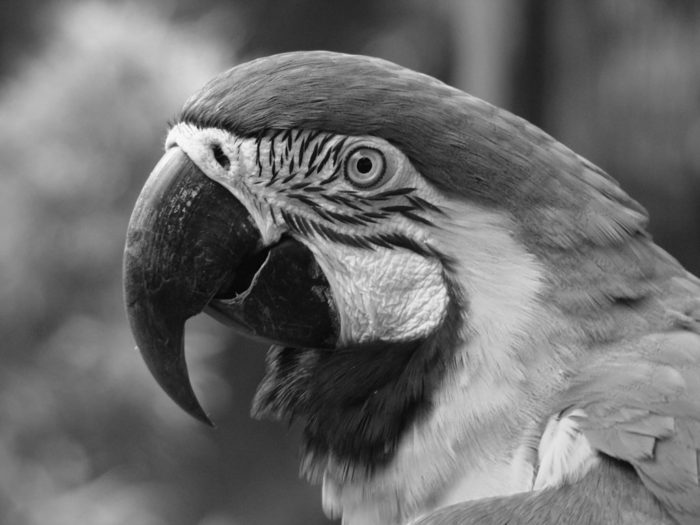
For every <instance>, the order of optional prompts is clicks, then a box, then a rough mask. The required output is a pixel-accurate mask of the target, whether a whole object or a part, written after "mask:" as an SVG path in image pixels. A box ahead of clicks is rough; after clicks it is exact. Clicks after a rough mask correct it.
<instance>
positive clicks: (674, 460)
mask: <svg viewBox="0 0 700 525" xmlns="http://www.w3.org/2000/svg"><path fill="white" fill-rule="evenodd" d="M563 399H564V403H565V405H564V406H567V407H570V408H567V410H575V409H582V410H583V414H584V415H583V416H579V417H578V421H579V424H580V428H581V431H582V432H583V433H584V435H585V436H586V438H587V439H588V440H589V442H590V444H591V447H592V448H593V449H595V450H597V451H599V452H601V453H603V454H605V455H607V456H610V457H613V458H616V459H618V460H622V461H626V462H628V463H629V464H630V465H632V467H633V468H634V470H635V471H636V472H637V474H638V475H639V477H640V479H641V480H642V482H643V484H644V486H645V487H646V488H647V489H648V490H649V491H651V492H652V493H653V494H654V496H655V497H656V498H657V499H658V500H659V501H660V502H661V503H662V505H663V506H664V508H665V509H666V510H667V511H668V512H669V513H670V514H671V515H672V516H673V517H674V518H675V519H676V520H677V521H678V522H679V523H681V524H683V525H690V524H691V523H692V524H697V523H700V476H699V472H700V468H699V466H698V461H699V459H698V458H699V455H700V335H698V334H697V333H693V332H690V331H678V332H672V333H667V334H655V335H653V336H647V337H645V338H643V339H641V340H640V341H638V342H637V344H636V348H635V349H634V352H631V351H630V352H625V353H618V354H616V355H614V356H605V357H604V358H602V359H600V360H598V361H597V362H596V363H594V364H592V365H591V366H589V367H588V368H586V369H585V370H583V371H581V373H580V375H579V377H578V378H577V380H576V381H575V382H574V385H573V386H572V387H571V389H570V390H569V392H568V393H567V394H566V395H565V396H564V398H563Z"/></svg>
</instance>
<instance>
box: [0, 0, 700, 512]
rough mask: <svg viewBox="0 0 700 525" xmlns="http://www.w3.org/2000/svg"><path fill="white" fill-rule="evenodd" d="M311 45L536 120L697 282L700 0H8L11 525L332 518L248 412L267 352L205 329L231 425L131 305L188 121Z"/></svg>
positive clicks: (3, 30)
mask: <svg viewBox="0 0 700 525" xmlns="http://www.w3.org/2000/svg"><path fill="white" fill-rule="evenodd" d="M296 49H330V50H337V51H345V52H351V53H364V54H371V55H377V56H381V57H384V58H388V59H390V60H393V61H396V62H398V63H400V64H403V65H405V66H408V67H411V68H414V69H418V70H421V71H424V72H426V73H429V74H431V75H435V76H437V77H439V78H441V79H443V80H445V81H447V82H449V83H452V84H454V85H457V86H458V87H460V88H463V89H465V90H466V91H469V92H471V93H473V94H475V95H477V96H480V97H482V98H484V99H486V100H488V101H490V102H493V103H495V104H497V105H500V106H503V107H506V108H508V109H510V110H511V111H513V112H515V113H516V114H519V115H521V116H523V117H525V118H527V119H529V120H531V121H532V122H534V123H536V124H537V125H539V126H541V127H543V128H544V129H545V130H546V131H548V132H549V133H551V134H552V135H554V136H555V137H556V138H558V139H559V140H561V141H562V142H564V143H565V144H567V145H568V146H569V147H571V148H572V149H574V150H575V151H577V152H578V153H580V154H582V155H584V156H585V157H587V158H589V159H590V160H591V161H593V162H594V163H596V164H598V165H600V166H601V167H602V168H604V169H605V170H606V171H608V172H609V173H611V174H612V175H613V176H615V177H616V178H617V179H618V180H620V181H621V183H622V185H623V187H625V188H626V189H627V190H628V192H629V193H631V194H632V195H633V196H634V197H635V198H636V199H638V200H639V201H640V202H642V204H644V205H645V206H646V207H647V208H648V209H649V211H650V212H651V216H652V221H651V227H650V228H651V231H652V233H653V234H654V236H655V238H656V239H657V241H658V242H659V243H660V244H661V245H662V246H663V247H665V248H666V249H667V250H669V251H670V252H671V253H672V254H674V255H675V256H676V257H677V258H679V259H680V260H681V261H682V262H683V263H684V264H685V265H686V266H687V267H688V268H689V269H690V270H692V271H693V272H694V273H696V274H697V273H700V242H699V241H700V207H699V206H698V202H699V201H700V2H696V1H694V0H687V1H661V0H607V1H603V0H589V1H585V2H584V1H569V0H562V1H535V0H482V1H478V0H475V1H460V0H440V1H430V2H429V1H423V2H419V1H403V2H398V1H390V0H342V1H337V0H336V1H332V2H331V1H324V0H313V1H312V0H296V1H282V0H261V1H247V2H246V1H242V0H239V1H231V2H224V1H215V0H206V1H199V2H186V1H184V0H160V1H152V2H142V3H139V2H136V1H133V2H127V1H107V0H104V1H101V2H100V1H57V0H54V1H40V0H4V1H3V2H2V3H0V123H1V124H2V125H1V126H0V272H1V273H0V276H1V277H0V334H1V336H2V343H0V344H1V346H0V349H1V350H0V351H1V352H2V356H1V359H2V366H1V367H0V523H2V524H7V525H15V524H17V525H35V524H36V525H47V524H65V525H73V524H76V523H81V524H90V525H112V524H113V525H124V524H136V525H189V524H197V525H224V524H227V525H228V524H244V525H248V524H276V523H284V524H292V525H294V524H299V525H301V524H310V523H317V524H321V523H327V521H326V520H325V519H324V518H323V515H322V513H321V505H320V489H319V488H318V487H311V486H308V485H307V484H306V483H305V482H304V481H303V480H299V479H298V477H297V468H298V467H297V460H298V458H297V446H298V435H297V432H296V430H295V429H294V428H291V429H289V428H285V427H284V426H283V425H278V424H273V423H269V422H257V421H253V420H251V419H250V418H249V416H248V411H249V405H250V400H251V398H252V395H253V392H254V390H255V387H256V385H257V382H258V381H259V379H260V378H261V377H262V371H263V357H264V351H265V348H264V347H261V346H260V345H256V344H253V343H250V342H247V341H245V340H243V339H240V338H238V337H236V336H235V335H232V334H231V333H230V332H228V331H226V330H225V329H223V328H221V327H219V326H218V325H216V324H215V323H214V322H212V321H210V320H208V319H204V318H202V319H195V320H193V321H192V322H191V323H190V326H189V334H188V341H187V344H188V346H189V353H188V359H189V363H190V369H191V370H192V375H193V381H194V383H195V388H196V390H197V391H198V392H199V393H200V396H201V398H202V401H203V403H204V405H205V406H206V407H207V408H208V410H209V411H210V413H211V414H212V416H213V417H214V419H215V421H216V422H217V424H218V428H217V429H216V430H214V431H212V430H210V429H208V428H205V427H204V426H201V425H199V424H197V423H196V422H194V421H193V420H190V419H189V418H188V417H187V416H186V415H185V414H184V413H182V412H181V411H179V410H178V409H177V408H176V407H175V406H174V404H173V403H172V402H170V401H169V400H168V399H167V398H166V397H165V395H164V394H163V393H162V392H160V391H159V389H158V388H157V386H156V384H155V382H154V381H153V380H152V379H151V378H150V377H149V375H148V373H147V371H146V367H145V366H144V365H143V363H142V362H141V359H140V357H139V355H138V354H137V352H136V351H135V350H134V343H133V341H132V339H131V336H130V334H129V332H128V329H127V326H126V320H125V318H124V313H123V306H122V297H121V256H122V249H123V242H124V232H125V230H126V224H127V221H128V218H129V214H130V211H131V208H132V206H133V203H134V201H135V199H136V196H137V194H138V192H139V190H140V188H141V186H142V184H143V182H144V181H145V179H146V177H147V175H148V173H149V171H150V169H151V167H152V166H153V165H154V163H155V162H156V161H157V159H158V158H159V157H160V154H161V151H162V143H163V140H164V137H165V132H166V128H167V126H166V122H167V120H168V118H170V117H171V116H172V115H174V114H175V113H176V112H177V110H178V108H179V106H180V105H181V104H182V102H183V101H184V100H185V98H186V97H187V96H188V95H189V94H190V93H191V92H192V91H194V90H195V89H196V88H198V87H199V86H200V85H202V84H203V83H204V82H205V81H206V80H207V79H208V78H209V77H211V76H212V75H214V74H215V73H217V72H218V71H221V70H223V69H226V68H228V67H230V66H232V65H234V64H236V63H238V62H240V61H243V60H247V59H249V58H253V57H256V56H261V55H264V54H269V53H274V52H279V51H286V50H296Z"/></svg>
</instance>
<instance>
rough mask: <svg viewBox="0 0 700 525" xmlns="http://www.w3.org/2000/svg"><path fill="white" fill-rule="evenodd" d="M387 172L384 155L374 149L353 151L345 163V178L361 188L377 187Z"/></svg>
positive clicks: (365, 148)
mask: <svg viewBox="0 0 700 525" xmlns="http://www.w3.org/2000/svg"><path fill="white" fill-rule="evenodd" d="M385 171H386V162H385V160H384V154H383V153H382V152H381V151H379V150H377V149H374V148H367V147H364V146H362V147H359V148H357V149H355V150H353V151H351V152H350V154H349V155H348V156H347V160H346V161H345V178H346V179H348V181H349V182H350V183H351V184H353V185H355V186H357V187H359V188H369V187H370V186H376V185H377V183H379V181H381V180H382V178H383V177H384V172H385Z"/></svg>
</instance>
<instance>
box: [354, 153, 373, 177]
mask: <svg viewBox="0 0 700 525" xmlns="http://www.w3.org/2000/svg"><path fill="white" fill-rule="evenodd" d="M357 171H359V172H360V173H362V174H366V173H369V172H370V171H372V159H370V158H369V157H360V158H359V159H358V161H357Z"/></svg>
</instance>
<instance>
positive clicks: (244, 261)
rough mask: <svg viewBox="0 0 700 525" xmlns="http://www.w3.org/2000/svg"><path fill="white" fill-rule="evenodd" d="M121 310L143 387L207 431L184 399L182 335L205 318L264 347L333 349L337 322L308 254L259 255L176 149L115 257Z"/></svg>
mask: <svg viewBox="0 0 700 525" xmlns="http://www.w3.org/2000/svg"><path fill="white" fill-rule="evenodd" d="M124 292H125V298H126V310H127V316H128V318H129V323H130V325H131V330H132V332H133V334H134V338H135V340H136V344H137V345H138V348H139V350H140V351H141V355H142V356H143V359H144V361H145V362H146V365H147V366H148V368H149V370H150V371H151V373H152V374H153V377H154V378H155V379H156V381H157V382H158V383H159V384H160V386H161V387H162V388H163V390H165V392H166V393H167V394H168V395H169V396H170V397H171V398H172V399H173V400H174V401H175V402H176V403H177V404H178V405H179V406H180V407H182V408H183V409H184V410H185V411H186V412H188V413H189V414H191V415H192V416H194V417H195V418H197V419H199V420H201V421H203V422H205V423H208V424H211V422H210V420H209V418H208V417H207V415H206V413H205V412H204V410H203V409H202V407H201V406H200V404H199V402H198V401H197V398H196V396H195V394H194V392H193V390H192V386H191V384H190V380H189V375H188V372H187V364H186V362H185V353H184V325H185V321H186V320H187V319H189V318H190V317H192V316H194V315H196V314H198V313H200V312H202V311H203V310H204V309H205V308H206V309H207V311H208V312H209V313H212V314H214V315H215V317H217V318H218V319H220V320H223V321H225V322H227V323H228V324H231V325H233V326H234V327H235V328H237V329H239V330H240V331H243V332H245V333H248V334H249V335H252V336H256V337H258V338H262V339H265V340H268V341H271V342H277V343H282V344H292V345H299V346H306V347H315V348H333V347H334V346H335V344H336V342H337V336H338V320H337V313H336V310H335V305H334V303H333V300H332V297H331V294H330V289H329V286H328V281H327V280H326V278H325V276H324V275H323V272H322V271H321V270H320V268H319V267H318V265H317V264H316V261H315V260H314V258H313V256H312V254H311V252H310V251H309V250H308V248H306V247H305V246H304V245H302V244H301V243H299V242H297V241H295V240H292V239H285V240H283V241H282V242H280V243H278V244H276V245H273V246H263V242H262V238H261V236H260V233H259V231H258V229H257V227H256V225H255V223H254V221H253V219H252V217H251V216H250V214H249V213H248V211H247V210H246V208H245V207H244V206H243V205H242V204H241V203H240V202H239V201H238V200H237V199H236V198H235V197H234V196H233V195H232V194H231V193H230V192H229V191H228V190H227V189H226V188H224V187H223V186H222V185H220V184H218V183H217V182H214V181H213V180H211V179H209V178H208V177H207V176H205V175H204V174H203V173H202V172H201V171H200V169H199V168H198V167H197V166H196V165H195V164H194V163H193V162H192V161H191V160H190V159H189V158H188V157H187V156H186V155H185V154H184V153H183V152H182V150H180V149H179V148H177V147H174V148H171V149H169V150H168V151H167V152H166V153H165V155H164V156H163V158H162V159H161V160H160V162H159V163H158V165H157V166H156V167H155V168H154V170H153V172H152V173H151V175H150V177H149V178H148V180H147V181H146V184H145V186H144V188H143V190H142V191H141V195H140V196H139V198H138V200H137V202H136V206H135V208H134V211H133V214H132V216H131V220H130V222H129V228H128V231H127V238H126V248H125V252H124Z"/></svg>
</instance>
